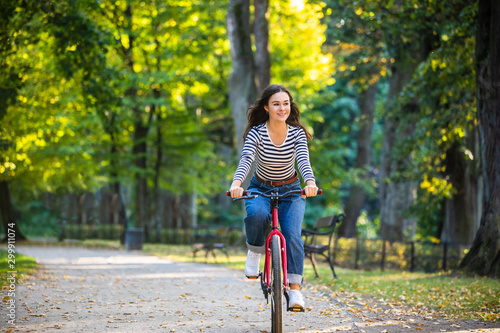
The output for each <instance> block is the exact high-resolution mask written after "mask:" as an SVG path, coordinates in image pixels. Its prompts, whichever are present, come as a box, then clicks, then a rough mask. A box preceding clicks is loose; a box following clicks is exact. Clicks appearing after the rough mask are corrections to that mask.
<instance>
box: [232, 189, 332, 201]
mask: <svg viewBox="0 0 500 333" xmlns="http://www.w3.org/2000/svg"><path fill="white" fill-rule="evenodd" d="M243 193H244V195H243V196H241V197H239V198H234V199H233V201H238V200H245V199H255V198H257V197H258V196H259V195H260V196H263V197H264V198H268V199H280V198H284V197H288V196H290V195H292V194H300V195H305V192H304V189H300V190H292V191H288V192H285V193H283V194H277V193H276V192H271V193H270V194H269V193H263V192H259V191H251V190H246V191H244V192H243ZM322 194H323V190H321V189H318V195H322ZM226 196H228V197H230V196H231V192H229V191H226Z"/></svg>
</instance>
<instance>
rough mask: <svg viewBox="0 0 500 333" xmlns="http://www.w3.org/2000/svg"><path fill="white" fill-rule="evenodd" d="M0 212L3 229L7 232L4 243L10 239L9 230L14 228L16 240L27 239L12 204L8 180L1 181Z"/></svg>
mask: <svg viewBox="0 0 500 333" xmlns="http://www.w3.org/2000/svg"><path fill="white" fill-rule="evenodd" d="M0 214H1V217H2V226H3V230H4V232H5V237H4V239H2V243H4V242H7V240H8V239H9V237H8V234H9V230H14V234H15V236H14V237H15V238H14V240H15V241H16V242H17V241H20V240H26V236H24V235H23V233H22V232H21V230H19V227H18V225H17V218H16V216H15V214H14V207H13V206H12V199H11V197H10V191H9V183H8V182H7V181H6V180H2V181H0Z"/></svg>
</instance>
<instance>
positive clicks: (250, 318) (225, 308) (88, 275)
mask: <svg viewBox="0 0 500 333" xmlns="http://www.w3.org/2000/svg"><path fill="white" fill-rule="evenodd" d="M16 250H17V252H19V253H22V254H25V255H29V256H33V257H35V258H37V260H38V262H39V264H40V269H39V270H38V271H37V272H36V273H35V274H34V275H33V276H28V277H27V278H26V280H25V281H23V282H22V283H21V284H19V285H17V287H16V316H17V318H16V324H15V325H14V326H11V327H9V325H8V319H7V316H6V313H7V309H6V304H8V300H9V298H8V296H6V295H3V297H2V299H3V302H2V306H3V308H2V314H1V317H0V327H2V328H5V330H3V331H7V332H61V333H62V332H68V333H69V332H71V333H73V332H155V331H159V332H227V333H239V332H260V333H263V332H271V323H270V317H271V314H270V306H269V305H268V304H267V303H266V301H265V299H264V297H263V295H262V291H261V290H260V287H259V284H258V282H256V281H255V280H248V279H246V278H245V277H244V275H243V272H241V271H238V270H230V269H227V268H225V267H221V266H218V265H207V264H200V263H180V262H174V261H171V260H167V259H162V258H158V257H154V256H147V255H144V254H143V253H141V252H134V251H132V252H126V251H121V250H102V249H86V248H78V247H74V248H73V247H69V248H68V247H33V246H19V247H17V248H16ZM3 292H4V291H3ZM303 294H304V297H305V300H306V311H305V312H304V313H286V314H285V317H284V328H285V332H309V333H312V332H339V331H345V332H367V333H371V332H377V333H380V332H411V331H419V332H500V324H495V323H490V322H479V321H474V320H453V321H449V320H445V319H443V318H440V317H435V316H433V315H428V314H426V313H424V312H422V313H413V312H412V313H409V312H408V311H407V310H406V309H399V308H395V307H391V306H389V305H387V304H384V303H383V302H381V301H377V300H376V299H370V298H365V299H362V298H352V297H349V295H346V294H343V293H334V292H332V291H331V290H328V289H327V288H313V287H311V286H308V285H307V284H306V285H305V286H304V288H303Z"/></svg>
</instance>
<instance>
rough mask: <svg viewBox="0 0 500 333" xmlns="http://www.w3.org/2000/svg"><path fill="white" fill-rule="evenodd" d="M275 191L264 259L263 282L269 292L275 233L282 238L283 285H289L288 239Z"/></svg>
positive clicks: (272, 197)
mask: <svg viewBox="0 0 500 333" xmlns="http://www.w3.org/2000/svg"><path fill="white" fill-rule="evenodd" d="M273 194H274V193H272V194H271V211H272V213H271V223H272V230H271V232H270V233H269V235H268V236H267V239H266V257H265V261H264V272H263V276H262V280H263V283H265V285H266V287H267V290H268V292H269V291H270V288H271V280H270V278H269V276H270V271H271V240H272V238H273V236H274V235H278V236H279V238H280V240H281V247H280V248H281V260H282V261H281V263H282V271H283V287H284V288H285V290H286V287H287V257H286V241H285V236H283V234H282V233H281V231H280V230H279V222H278V197H275V196H273Z"/></svg>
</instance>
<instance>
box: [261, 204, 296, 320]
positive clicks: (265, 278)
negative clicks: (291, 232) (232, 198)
mask: <svg viewBox="0 0 500 333" xmlns="http://www.w3.org/2000/svg"><path fill="white" fill-rule="evenodd" d="M274 235H277V236H278V237H279V239H280V243H281V244H280V245H281V246H280V251H281V263H282V272H283V286H282V288H283V294H284V295H285V299H286V310H287V311H304V310H303V309H302V308H290V297H289V295H288V288H287V284H288V277H287V267H288V266H287V256H286V240H285V237H284V236H283V234H282V233H281V232H280V231H279V228H278V208H276V207H273V209H272V230H271V232H270V233H269V235H268V236H267V239H266V258H265V262H264V274H262V273H261V274H260V277H261V287H262V291H263V292H264V296H265V298H266V301H268V295H269V294H270V293H271V279H270V275H271V274H270V272H271V242H272V239H273V236H274Z"/></svg>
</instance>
